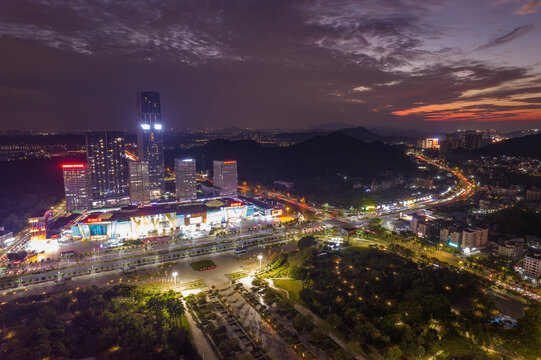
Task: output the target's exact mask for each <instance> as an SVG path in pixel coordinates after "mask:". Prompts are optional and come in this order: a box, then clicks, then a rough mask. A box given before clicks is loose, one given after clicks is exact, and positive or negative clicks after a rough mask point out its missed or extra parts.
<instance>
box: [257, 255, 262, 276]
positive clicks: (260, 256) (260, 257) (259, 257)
mask: <svg viewBox="0 0 541 360" xmlns="http://www.w3.org/2000/svg"><path fill="white" fill-rule="evenodd" d="M257 258H258V259H259V272H261V260H262V259H263V255H261V254H259V255H257Z"/></svg>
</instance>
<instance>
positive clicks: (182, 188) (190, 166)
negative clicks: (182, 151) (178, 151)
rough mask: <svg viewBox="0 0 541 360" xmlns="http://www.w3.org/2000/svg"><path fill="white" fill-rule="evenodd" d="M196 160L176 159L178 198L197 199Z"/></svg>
mask: <svg viewBox="0 0 541 360" xmlns="http://www.w3.org/2000/svg"><path fill="white" fill-rule="evenodd" d="M195 171H196V169H195V160H194V159H175V183H176V195H177V200H195V199H197V183H196V180H195Z"/></svg>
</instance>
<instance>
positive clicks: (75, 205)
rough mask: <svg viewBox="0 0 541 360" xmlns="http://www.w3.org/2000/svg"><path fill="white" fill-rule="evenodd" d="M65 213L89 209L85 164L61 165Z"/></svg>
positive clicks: (88, 179) (88, 185) (89, 200)
mask: <svg viewBox="0 0 541 360" xmlns="http://www.w3.org/2000/svg"><path fill="white" fill-rule="evenodd" d="M62 172H63V175H64V193H65V194H66V210H67V211H85V210H88V209H90V205H91V203H92V200H91V198H90V177H89V174H88V169H87V167H86V164H82V163H80V164H62Z"/></svg>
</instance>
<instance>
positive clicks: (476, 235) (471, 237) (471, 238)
mask: <svg viewBox="0 0 541 360" xmlns="http://www.w3.org/2000/svg"><path fill="white" fill-rule="evenodd" d="M487 244H488V229H482V228H477V227H473V228H468V229H466V230H463V231H462V245H461V248H463V249H465V248H470V249H471V248H476V249H481V248H484V247H485V246H486V245H487Z"/></svg>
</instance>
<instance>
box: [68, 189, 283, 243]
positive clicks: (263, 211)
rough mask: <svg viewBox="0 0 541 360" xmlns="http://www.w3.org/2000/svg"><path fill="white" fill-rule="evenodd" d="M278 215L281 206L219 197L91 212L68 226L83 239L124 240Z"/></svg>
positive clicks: (207, 228)
mask: <svg viewBox="0 0 541 360" xmlns="http://www.w3.org/2000/svg"><path fill="white" fill-rule="evenodd" d="M281 214H282V210H281V209H279V208H276V207H273V206H272V205H267V204H266V203H263V202H259V201H249V200H247V199H242V200H239V199H229V198H226V199H224V198H222V199H218V200H208V201H200V202H189V203H184V204H183V203H174V204H157V205H151V206H144V207H136V206H130V207H124V208H122V209H119V210H112V211H108V212H94V213H91V214H89V215H88V216H86V217H85V218H83V219H82V220H81V221H79V222H78V223H77V224H75V225H74V226H72V227H71V232H72V236H73V237H74V238H82V239H84V240H91V239H104V238H107V239H116V240H120V241H125V240H136V239H141V238H146V237H158V236H168V235H172V234H182V233H185V234H188V233H190V232H197V231H210V230H211V229H212V228H216V227H222V226H223V225H224V224H226V223H232V222H238V221H241V220H246V219H251V218H254V217H259V216H262V217H274V216H279V215H281Z"/></svg>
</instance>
